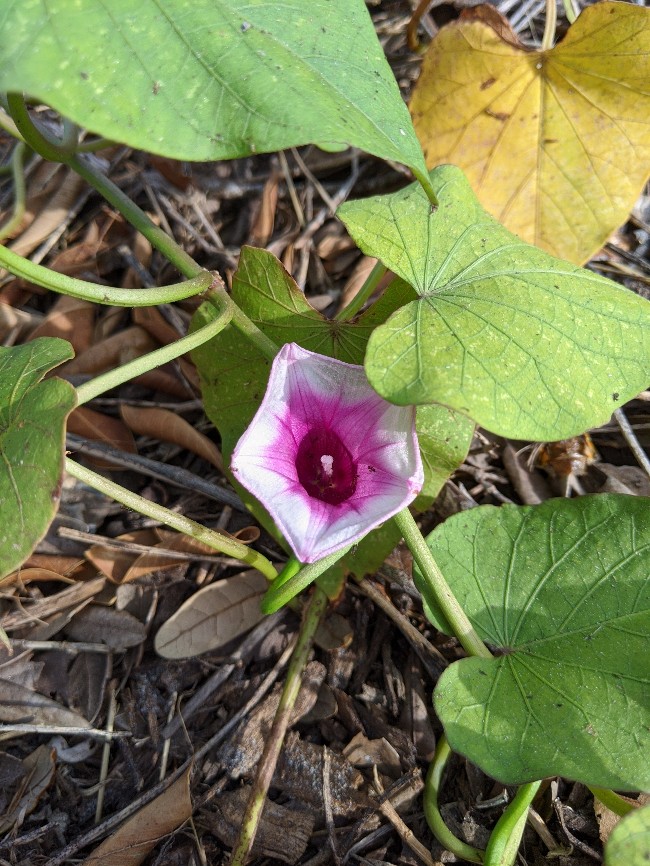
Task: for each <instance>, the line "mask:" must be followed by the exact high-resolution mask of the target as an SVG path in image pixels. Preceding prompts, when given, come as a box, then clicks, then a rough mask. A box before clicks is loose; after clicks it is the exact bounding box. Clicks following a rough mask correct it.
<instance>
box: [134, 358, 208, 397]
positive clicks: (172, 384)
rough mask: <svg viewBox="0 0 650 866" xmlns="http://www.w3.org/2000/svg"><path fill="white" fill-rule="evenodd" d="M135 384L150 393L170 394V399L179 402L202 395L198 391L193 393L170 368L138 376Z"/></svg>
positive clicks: (162, 368) (150, 371)
mask: <svg viewBox="0 0 650 866" xmlns="http://www.w3.org/2000/svg"><path fill="white" fill-rule="evenodd" d="M133 382H134V383H135V384H137V385H140V387H142V388H146V389H147V390H149V391H162V393H163V394H169V396H170V397H176V398H178V399H179V400H187V399H191V398H192V397H194V396H196V394H198V393H200V391H199V390H198V389H196V390H195V391H192V389H191V388H189V387H188V386H187V385H186V384H185V382H183V380H182V379H181V378H179V377H178V376H177V375H176V374H175V373H173V372H171V370H170V368H169V367H168V366H167V367H158V368H157V369H155V370H149V372H148V373H143V374H142V375H141V376H136V377H135V379H133Z"/></svg>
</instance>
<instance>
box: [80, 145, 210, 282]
mask: <svg viewBox="0 0 650 866" xmlns="http://www.w3.org/2000/svg"><path fill="white" fill-rule="evenodd" d="M66 163H67V165H69V166H70V168H71V169H73V170H74V171H76V172H77V174H78V175H80V176H81V177H83V179H84V180H85V181H87V182H88V183H89V184H90V185H91V186H92V187H94V188H95V189H96V190H97V192H99V193H101V195H103V196H104V198H105V199H106V201H107V202H108V203H109V204H112V205H113V207H114V208H116V210H118V211H119V212H120V213H121V214H122V216H123V217H124V218H125V219H126V220H128V222H130V223H131V225H132V226H133V228H134V229H137V231H139V232H140V234H141V235H143V236H144V237H145V238H146V239H147V240H148V241H149V243H150V244H151V246H152V247H154V248H155V249H157V250H158V251H159V252H160V253H162V254H163V256H165V258H166V259H167V260H168V261H170V262H171V263H172V264H173V265H174V266H175V267H176V268H178V270H179V271H180V273H181V274H183V276H185V277H189V278H192V277H195V276H196V275H197V274H199V273H201V271H202V270H203V268H202V267H201V265H199V264H198V262H195V261H194V259H193V258H192V256H191V255H190V254H189V253H186V252H185V250H184V249H183V248H182V247H181V246H179V245H178V244H177V243H176V241H175V240H174V239H173V238H172V237H170V236H169V235H168V234H167V232H165V231H163V230H162V229H161V228H160V227H159V226H157V225H156V224H155V223H154V222H152V221H151V219H150V218H149V217H148V216H147V214H146V213H145V212H144V211H143V210H142V209H141V208H139V207H138V206H137V204H135V203H134V202H133V201H131V199H130V198H129V197H128V195H125V194H124V193H123V192H122V190H121V189H120V188H119V187H118V186H116V185H115V184H114V183H113V181H112V180H109V179H108V178H107V177H106V175H105V174H102V173H101V172H100V171H97V169H96V168H94V166H92V165H91V164H90V162H89V161H88V160H87V159H84V157H82V156H77V155H76V154H75V155H74V156H71V157H70V158H69V159H68V160H66Z"/></svg>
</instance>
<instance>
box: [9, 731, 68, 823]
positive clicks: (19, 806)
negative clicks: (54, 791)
mask: <svg viewBox="0 0 650 866" xmlns="http://www.w3.org/2000/svg"><path fill="white" fill-rule="evenodd" d="M54 754H55V753H54V750H53V749H51V748H50V747H49V746H39V747H38V748H37V749H35V750H34V751H33V752H31V753H30V754H29V755H27V757H26V758H23V761H22V765H23V769H24V771H25V774H26V776H27V779H26V781H25V783H24V784H23V786H22V787H21V789H20V791H19V793H18V795H17V797H15V798H14V801H13V802H12V803H11V805H10V806H9V808H8V809H7V811H6V813H5V815H4V816H3V820H2V821H0V834H2V833H5V832H6V831H7V830H9V829H10V828H11V827H13V826H14V824H15V823H16V822H17V821H20V822H21V823H22V821H24V819H25V816H26V815H29V814H30V813H31V812H33V811H34V809H35V808H36V806H37V805H38V801H39V800H40V798H41V795H42V794H43V793H44V791H46V790H47V788H48V787H49V785H50V782H51V781H52V777H53V776H54V769H55V763H54Z"/></svg>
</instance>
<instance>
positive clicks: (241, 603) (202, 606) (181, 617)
mask: <svg viewBox="0 0 650 866" xmlns="http://www.w3.org/2000/svg"><path fill="white" fill-rule="evenodd" d="M267 589H268V582H267V581H266V579H265V578H264V576H263V575H261V574H260V573H259V571H256V570H254V569H250V570H248V571H242V572H241V573H240V574H236V575H234V576H233V577H229V578H227V579H225V580H218V581H216V582H215V583H212V584H210V585H209V586H206V587H204V588H203V589H200V590H199V591H198V592H197V593H195V594H194V595H193V596H191V598H188V600H187V601H186V602H185V603H184V604H182V605H181V607H180V608H179V609H178V610H177V611H176V613H175V614H174V615H173V616H172V617H170V619H168V620H167V622H166V623H164V625H162V626H161V628H160V629H159V630H158V633H157V634H156V638H155V641H154V646H155V649H156V652H157V653H158V654H159V655H161V656H163V657H164V658H171V659H180V658H189V657H190V656H196V655H200V654H201V653H205V652H209V651H210V650H214V649H217V648H218V647H220V646H224V645H225V644H227V643H228V642H229V641H231V640H233V638H236V637H239V635H242V634H244V633H245V632H247V631H248V630H249V629H251V628H252V627H253V626H254V625H256V624H257V623H258V622H259V621H260V620H261V619H262V618H263V614H262V612H261V610H260V600H261V598H262V596H263V595H264V593H265V592H266V590H267Z"/></svg>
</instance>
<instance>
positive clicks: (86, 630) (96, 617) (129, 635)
mask: <svg viewBox="0 0 650 866" xmlns="http://www.w3.org/2000/svg"><path fill="white" fill-rule="evenodd" d="M66 631H67V633H68V636H69V637H71V638H73V639H74V640H78V641H83V642H86V643H105V644H106V646H109V647H112V648H113V649H116V650H119V649H125V648H127V647H132V646H139V644H141V643H142V641H143V640H144V639H145V638H146V636H147V630H146V629H145V627H144V626H143V625H142V623H141V622H140V620H139V619H136V617H134V616H133V614H130V613H129V612H128V611H126V610H115V608H113V607H105V606H104V605H100V604H90V605H88V606H87V607H85V608H84V609H83V610H80V611H79V613H77V614H75V616H74V617H73V618H72V619H71V620H70V622H69V623H68V626H67V628H66Z"/></svg>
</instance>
